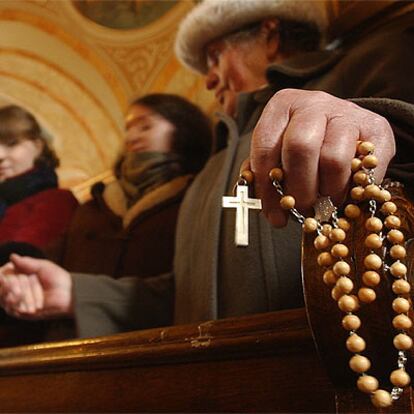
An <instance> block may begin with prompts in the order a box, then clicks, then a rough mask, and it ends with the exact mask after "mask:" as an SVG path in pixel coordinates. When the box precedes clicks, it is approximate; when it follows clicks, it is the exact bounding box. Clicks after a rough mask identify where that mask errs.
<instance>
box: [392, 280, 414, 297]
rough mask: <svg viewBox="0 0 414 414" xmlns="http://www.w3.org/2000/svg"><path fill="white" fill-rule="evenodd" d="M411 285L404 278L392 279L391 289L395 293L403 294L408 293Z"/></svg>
mask: <svg viewBox="0 0 414 414" xmlns="http://www.w3.org/2000/svg"><path fill="white" fill-rule="evenodd" d="M410 290H411V285H410V284H409V283H408V282H407V281H406V280H404V279H398V280H394V282H393V284H392V291H393V292H394V293H395V294H396V295H404V294H407V293H410Z"/></svg>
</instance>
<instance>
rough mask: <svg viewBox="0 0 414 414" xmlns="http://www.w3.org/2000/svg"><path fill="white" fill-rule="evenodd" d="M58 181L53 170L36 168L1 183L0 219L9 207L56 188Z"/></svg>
mask: <svg viewBox="0 0 414 414" xmlns="http://www.w3.org/2000/svg"><path fill="white" fill-rule="evenodd" d="M57 186H58V179H57V175H56V172H55V170H53V169H51V168H35V169H32V170H30V171H28V172H26V173H24V174H21V175H17V176H16V177H11V178H9V179H7V180H5V181H3V182H1V183H0V217H3V216H4V214H5V212H6V209H7V207H9V206H11V205H13V204H16V203H18V202H19V201H22V200H24V199H25V198H27V197H30V196H31V195H33V194H36V193H39V192H40V191H43V190H46V189H48V188H56V187H57Z"/></svg>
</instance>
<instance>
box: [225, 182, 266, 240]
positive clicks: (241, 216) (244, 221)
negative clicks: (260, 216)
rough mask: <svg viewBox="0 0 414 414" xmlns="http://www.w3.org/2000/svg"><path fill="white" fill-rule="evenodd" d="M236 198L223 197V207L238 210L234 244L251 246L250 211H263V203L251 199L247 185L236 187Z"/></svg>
mask: <svg viewBox="0 0 414 414" xmlns="http://www.w3.org/2000/svg"><path fill="white" fill-rule="evenodd" d="M236 188H237V190H236V197H223V207H226V208H235V209H236V227H235V236H234V242H235V244H236V246H248V245H249V209H255V210H261V209H262V201H261V200H258V199H257V198H249V187H248V186H247V185H237V186H236Z"/></svg>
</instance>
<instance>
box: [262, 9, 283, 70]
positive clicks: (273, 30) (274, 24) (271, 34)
mask: <svg viewBox="0 0 414 414" xmlns="http://www.w3.org/2000/svg"><path fill="white" fill-rule="evenodd" d="M278 28H279V20H278V19H277V18H275V17H274V18H269V19H265V20H263V21H262V24H261V29H260V30H261V32H262V34H263V35H264V36H265V41H266V57H267V60H268V62H269V63H272V62H274V61H275V60H276V56H277V55H278V53H279V48H280V36H279V30H278Z"/></svg>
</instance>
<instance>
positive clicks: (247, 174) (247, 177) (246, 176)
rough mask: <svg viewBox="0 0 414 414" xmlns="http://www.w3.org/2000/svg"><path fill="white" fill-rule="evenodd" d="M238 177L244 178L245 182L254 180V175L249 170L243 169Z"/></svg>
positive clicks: (248, 182) (249, 182) (250, 182)
mask: <svg viewBox="0 0 414 414" xmlns="http://www.w3.org/2000/svg"><path fill="white" fill-rule="evenodd" d="M240 178H244V179H245V180H246V182H247V184H252V183H253V181H254V175H253V173H252V172H251V171H250V170H244V171H242V172H241V174H240Z"/></svg>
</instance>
